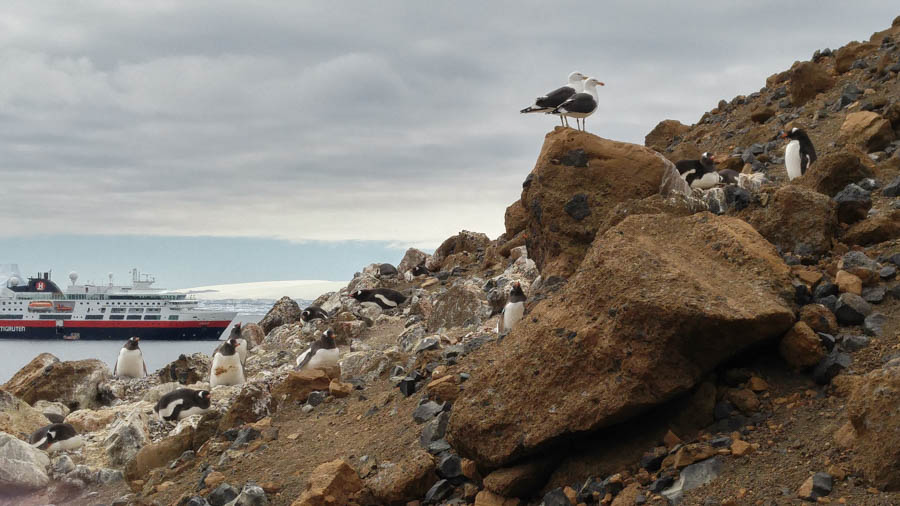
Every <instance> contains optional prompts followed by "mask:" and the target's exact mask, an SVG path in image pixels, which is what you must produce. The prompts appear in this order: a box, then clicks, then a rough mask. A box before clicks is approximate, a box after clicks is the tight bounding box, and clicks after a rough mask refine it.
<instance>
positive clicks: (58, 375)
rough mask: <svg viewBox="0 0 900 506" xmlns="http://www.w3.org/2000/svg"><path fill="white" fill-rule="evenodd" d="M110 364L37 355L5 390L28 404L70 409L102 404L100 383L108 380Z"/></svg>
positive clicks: (45, 354) (14, 377)
mask: <svg viewBox="0 0 900 506" xmlns="http://www.w3.org/2000/svg"><path fill="white" fill-rule="evenodd" d="M109 376H110V374H109V367H107V365H106V364H105V363H104V362H102V361H100V360H95V359H89V360H73V361H66V362H60V361H59V359H58V358H56V357H54V356H53V355H51V354H49V353H42V354H40V355H38V356H37V357H35V358H34V359H33V360H32V361H31V362H29V363H28V364H27V365H25V367H23V368H22V369H20V370H19V372H17V373H16V374H15V375H14V376H13V377H12V378H11V379H10V380H9V381H7V382H6V384H5V385H3V390H6V391H7V392H9V393H11V394H13V395H14V396H16V397H18V398H20V399H22V400H23V401H25V402H27V403H28V404H34V403H35V402H37V401H40V400H45V401H56V402H61V403H63V404H65V405H66V406H68V407H69V409H71V410H73V411H74V410H77V409H82V408H91V409H92V408H96V407H98V406H100V405H101V402H100V400H101V396H100V390H99V389H98V387H99V385H100V384H101V383H103V382H105V381H106V380H107V379H109Z"/></svg>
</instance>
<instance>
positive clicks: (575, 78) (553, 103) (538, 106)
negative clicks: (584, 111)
mask: <svg viewBox="0 0 900 506" xmlns="http://www.w3.org/2000/svg"><path fill="white" fill-rule="evenodd" d="M585 79H587V76H586V75H584V74H582V73H581V72H572V73H571V74H569V84H566V85H565V86H561V87H559V88H556V89H555V90H553V91H551V92H549V93H547V94H546V95H544V96H541V97H538V98H536V99H534V105H532V106H529V107H526V108H524V109H522V110H521V111H519V112H520V113H522V114H528V113H532V112H550V111H552V110H553V109H555V108H556V107H557V106H558V105H559V104H561V103H563V102H565V101H566V100H567V99H568V98H570V97H571V96H572V95H575V94H576V93H581V91H582V90H584V82H583V81H584V80H585ZM559 121H560V122H561V123H562V125H563V126H569V124H568V122H567V121H566V118H565V117H564V116H560V118H559Z"/></svg>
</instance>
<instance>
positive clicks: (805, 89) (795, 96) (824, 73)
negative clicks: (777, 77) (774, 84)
mask: <svg viewBox="0 0 900 506" xmlns="http://www.w3.org/2000/svg"><path fill="white" fill-rule="evenodd" d="M790 79H791V105H793V106H794V107H800V106H801V105H803V104H805V103H807V102H809V101H810V100H812V99H813V98H815V97H816V95H818V94H819V93H821V92H823V91H826V90H828V89H830V88H831V87H832V86H834V78H833V77H831V74H829V73H828V70H827V69H826V68H825V67H824V66H823V65H820V64H818V63H814V62H809V61H806V62H800V63H798V64H797V65H794V66H793V67H792V68H791V70H790Z"/></svg>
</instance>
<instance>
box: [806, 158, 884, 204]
mask: <svg viewBox="0 0 900 506" xmlns="http://www.w3.org/2000/svg"><path fill="white" fill-rule="evenodd" d="M867 177H872V171H871V170H869V168H868V167H866V166H865V165H863V163H862V160H860V159H859V157H858V156H856V155H855V154H853V153H848V152H846V151H840V152H837V153H829V154H827V155H825V156H823V157H822V158H819V159H818V160H816V162H815V163H813V164H812V165H811V166H810V167H809V170H807V171H806V173H805V174H803V175H802V176H800V177H798V178H797V179H795V180H793V181H791V184H795V185H800V186H805V187H807V188H811V189H813V190H815V191H817V192H819V193H823V194H825V195H828V196H829V197H834V196H835V195H837V194H838V192H840V191H841V190H843V189H844V188H845V187H846V186H847V185H848V184H850V183H858V182H859V181H862V180H863V179H865V178H867Z"/></svg>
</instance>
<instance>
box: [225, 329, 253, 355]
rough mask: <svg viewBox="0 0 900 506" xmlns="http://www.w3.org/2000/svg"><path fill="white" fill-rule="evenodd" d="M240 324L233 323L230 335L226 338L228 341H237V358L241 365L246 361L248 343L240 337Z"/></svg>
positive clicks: (248, 349) (248, 348)
mask: <svg viewBox="0 0 900 506" xmlns="http://www.w3.org/2000/svg"><path fill="white" fill-rule="evenodd" d="M241 335H242V334H241V324H240V323H235V324H234V327H231V334H230V335H229V336H228V339H234V340H235V341H237V347H236V348H235V350H237V353H238V356H240V357H241V365H243V364H244V362H246V361H247V353H248V352H249V351H250V343H249V342H248V341H247V340H246V339H244V338H243V337H241Z"/></svg>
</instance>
